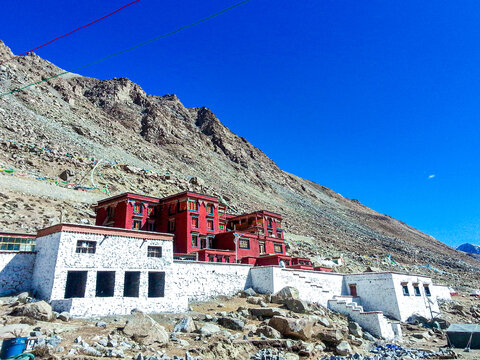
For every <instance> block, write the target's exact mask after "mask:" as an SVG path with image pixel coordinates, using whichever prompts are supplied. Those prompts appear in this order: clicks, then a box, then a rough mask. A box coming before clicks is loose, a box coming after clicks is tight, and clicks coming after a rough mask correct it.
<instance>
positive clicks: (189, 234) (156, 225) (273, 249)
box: [95, 191, 295, 266]
mask: <svg viewBox="0 0 480 360" xmlns="http://www.w3.org/2000/svg"><path fill="white" fill-rule="evenodd" d="M226 210H227V206H226V205H225V204H222V203H221V202H220V201H219V200H218V199H217V198H215V197H212V196H208V195H203V194H198V193H194V192H190V191H186V192H182V193H179V194H175V195H171V196H168V197H165V198H163V199H159V198H154V197H150V196H144V195H137V194H132V193H124V194H121V195H118V196H114V197H111V198H108V199H104V200H101V201H99V202H98V204H97V205H96V206H95V211H96V213H97V218H96V225H100V226H111V227H119V228H124V229H134V230H145V231H156V232H162V233H171V234H174V252H175V253H176V254H177V255H178V256H185V255H186V254H194V255H195V257H196V258H197V259H199V260H204V261H215V262H230V263H233V262H244V263H249V264H257V265H263V264H270V263H271V262H275V263H276V264H277V265H278V263H279V262H280V261H283V263H284V264H286V265H287V266H288V265H293V264H294V263H295V262H293V261H292V262H291V261H290V260H292V259H291V258H290V257H288V256H286V254H285V243H284V238H283V229H282V226H281V222H282V217H281V215H279V214H277V213H274V212H270V211H266V210H260V211H255V212H252V213H249V214H243V215H238V216H235V215H230V214H227V213H226ZM242 259H243V260H242Z"/></svg>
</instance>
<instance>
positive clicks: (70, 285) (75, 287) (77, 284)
mask: <svg viewBox="0 0 480 360" xmlns="http://www.w3.org/2000/svg"><path fill="white" fill-rule="evenodd" d="M86 286H87V271H69V272H68V273H67V284H66V285H65V299H70V298H83V297H85V288H86Z"/></svg>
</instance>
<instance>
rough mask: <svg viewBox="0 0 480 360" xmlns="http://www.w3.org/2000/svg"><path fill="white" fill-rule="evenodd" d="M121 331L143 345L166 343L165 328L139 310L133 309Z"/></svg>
mask: <svg viewBox="0 0 480 360" xmlns="http://www.w3.org/2000/svg"><path fill="white" fill-rule="evenodd" d="M122 331H123V333H124V334H125V335H127V336H129V337H131V338H132V339H133V340H135V341H136V342H138V343H140V344H143V345H147V346H148V345H152V344H154V343H157V344H160V345H165V344H167V343H168V334H167V332H166V331H165V328H164V327H163V326H161V325H160V324H158V323H157V322H156V321H155V320H153V319H152V318H151V317H150V316H148V315H146V314H144V313H143V312H141V311H138V310H134V311H133V312H132V317H131V318H130V319H129V320H128V321H127V324H126V325H125V327H124V328H123V330H122Z"/></svg>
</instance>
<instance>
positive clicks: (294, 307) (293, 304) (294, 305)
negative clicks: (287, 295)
mask: <svg viewBox="0 0 480 360" xmlns="http://www.w3.org/2000/svg"><path fill="white" fill-rule="evenodd" d="M284 304H285V305H286V306H287V308H288V310H290V311H293V312H296V313H302V314H303V313H306V312H309V311H310V306H309V305H308V303H307V302H306V301H303V300H299V299H286V300H285V301H284Z"/></svg>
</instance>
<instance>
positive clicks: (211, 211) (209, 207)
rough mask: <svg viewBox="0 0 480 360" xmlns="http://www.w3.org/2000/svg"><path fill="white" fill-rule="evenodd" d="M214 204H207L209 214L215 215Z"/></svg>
mask: <svg viewBox="0 0 480 360" xmlns="http://www.w3.org/2000/svg"><path fill="white" fill-rule="evenodd" d="M214 209H215V208H214V206H213V205H212V204H208V205H207V214H209V215H213V211H214Z"/></svg>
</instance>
